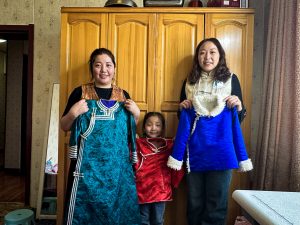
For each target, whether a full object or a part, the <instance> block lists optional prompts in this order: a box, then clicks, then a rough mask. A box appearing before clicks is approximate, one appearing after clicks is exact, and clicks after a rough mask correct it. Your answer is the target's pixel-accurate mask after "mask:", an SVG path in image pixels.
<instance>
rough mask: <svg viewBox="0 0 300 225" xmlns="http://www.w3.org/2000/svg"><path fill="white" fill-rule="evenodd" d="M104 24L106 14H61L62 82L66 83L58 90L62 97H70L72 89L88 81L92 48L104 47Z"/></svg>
mask: <svg viewBox="0 0 300 225" xmlns="http://www.w3.org/2000/svg"><path fill="white" fill-rule="evenodd" d="M106 23H107V14H91V15H86V14H80V13H75V14H70V15H67V14H63V15H62V27H61V36H62V39H61V58H62V60H61V63H62V71H61V81H63V83H64V84H66V86H63V87H61V88H62V89H63V92H62V94H63V95H65V94H67V95H69V94H70V93H71V91H72V90H73V88H75V87H77V86H79V85H81V84H82V83H86V82H89V81H90V80H91V75H90V72H89V69H88V61H89V56H90V54H91V52H92V51H93V50H94V49H95V48H99V47H100V46H101V47H103V46H104V47H105V46H107V44H106V42H107V37H106V33H107V25H106ZM61 83H62V82H61ZM65 88H66V89H65ZM65 97H66V98H67V97H68V96H65Z"/></svg>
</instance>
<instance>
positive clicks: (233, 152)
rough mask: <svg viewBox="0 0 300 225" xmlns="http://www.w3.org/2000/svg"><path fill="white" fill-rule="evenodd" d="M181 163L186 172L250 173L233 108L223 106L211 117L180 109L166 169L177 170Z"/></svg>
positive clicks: (191, 110)
mask: <svg viewBox="0 0 300 225" xmlns="http://www.w3.org/2000/svg"><path fill="white" fill-rule="evenodd" d="M183 161H186V163H187V168H188V172H190V171H211V170H227V169H236V168H239V167H240V170H241V171H248V170H251V169H252V163H251V161H250V159H248V155H247V152H246V147H245V143H244V139H243V135H242V131H241V127H240V123H239V120H238V114H237V110H236V108H233V109H229V108H227V107H225V108H224V110H223V111H222V112H221V113H220V114H218V115H217V116H215V117H211V116H210V117H209V116H197V115H196V112H195V110H194V108H193V109H183V110H182V112H181V115H180V120H179V125H178V129H177V134H176V138H175V142H174V146H173V152H172V154H171V156H170V157H169V161H168V166H169V167H171V168H173V169H176V170H179V169H180V168H181V167H182V163H183Z"/></svg>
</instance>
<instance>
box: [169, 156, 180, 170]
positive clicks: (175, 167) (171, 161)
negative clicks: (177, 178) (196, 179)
mask: <svg viewBox="0 0 300 225" xmlns="http://www.w3.org/2000/svg"><path fill="white" fill-rule="evenodd" d="M182 163H183V161H178V160H177V159H175V158H173V157H172V156H169V159H168V162H167V166H168V167H170V168H171V169H173V170H181V167H182Z"/></svg>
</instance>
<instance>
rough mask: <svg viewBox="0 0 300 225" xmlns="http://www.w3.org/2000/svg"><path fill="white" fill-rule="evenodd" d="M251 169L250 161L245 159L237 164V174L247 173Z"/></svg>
mask: <svg viewBox="0 0 300 225" xmlns="http://www.w3.org/2000/svg"><path fill="white" fill-rule="evenodd" d="M252 169H253V164H252V161H251V159H247V160H244V161H240V162H239V169H238V171H239V172H247V171H250V170H252Z"/></svg>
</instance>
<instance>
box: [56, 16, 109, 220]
mask: <svg viewBox="0 0 300 225" xmlns="http://www.w3.org/2000/svg"><path fill="white" fill-rule="evenodd" d="M107 18H108V15H107V14H99V13H89V14H87V13H69V14H68V13H62V16H61V51H60V104H59V108H60V116H61V115H62V113H63V111H64V109H65V106H66V103H67V100H68V97H69V95H70V93H71V92H72V90H73V89H74V88H75V87H77V86H79V85H81V84H83V83H87V82H89V81H90V80H91V74H90V72H89V66H88V61H89V57H90V54H91V53H92V51H93V50H94V49H95V48H99V47H106V46H107ZM68 140H69V133H67V132H63V131H62V130H60V132H59V151H58V157H59V171H58V172H59V176H58V180H57V190H58V196H57V197H58V202H57V203H58V204H57V206H58V209H57V221H58V224H62V216H63V209H64V194H65V186H66V179H67V172H68V157H67V154H66V152H67V146H68Z"/></svg>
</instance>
